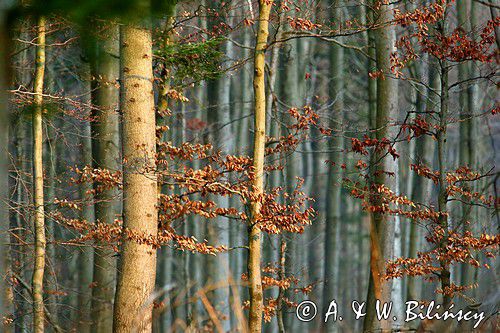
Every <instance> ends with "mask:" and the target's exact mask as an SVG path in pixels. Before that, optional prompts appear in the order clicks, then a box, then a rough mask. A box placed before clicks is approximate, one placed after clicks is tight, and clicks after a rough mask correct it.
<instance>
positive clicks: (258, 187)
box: [248, 0, 273, 333]
mask: <svg viewBox="0 0 500 333" xmlns="http://www.w3.org/2000/svg"><path fill="white" fill-rule="evenodd" d="M272 3H273V1H272V0H271V1H269V0H260V1H259V26H258V30H257V37H256V44H255V59H254V79H253V89H254V106H255V110H254V112H255V113H254V139H253V167H254V172H255V175H254V179H253V180H252V189H251V190H252V191H253V192H254V194H255V195H256V196H260V195H261V194H262V193H263V191H264V150H265V141H266V86H265V78H264V74H265V73H264V70H265V61H266V60H265V51H266V46H267V38H268V35H269V17H270V13H271V8H272ZM260 209H261V204H260V202H259V201H253V202H251V203H250V221H249V225H248V250H249V251H248V281H249V287H250V288H249V289H250V312H249V331H250V333H258V332H261V330H262V310H263V303H262V302H263V295H262V280H261V275H260V273H261V271H260V252H261V231H260V227H259V225H258V224H257V222H258V219H259V215H260Z"/></svg>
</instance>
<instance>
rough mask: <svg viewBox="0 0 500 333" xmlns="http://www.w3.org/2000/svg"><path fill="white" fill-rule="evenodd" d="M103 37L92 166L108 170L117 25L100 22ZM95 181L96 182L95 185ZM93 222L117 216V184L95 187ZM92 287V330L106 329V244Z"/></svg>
mask: <svg viewBox="0 0 500 333" xmlns="http://www.w3.org/2000/svg"><path fill="white" fill-rule="evenodd" d="M102 27H103V28H104V29H103V35H104V36H105V39H104V40H98V41H96V58H95V59H93V61H92V63H91V66H92V69H91V70H92V76H93V90H92V100H93V104H94V105H95V107H96V110H93V118H95V119H94V120H93V121H92V123H91V130H92V158H93V167H94V168H102V169H106V170H109V171H111V172H116V171H119V170H120V169H121V166H120V164H121V163H120V162H121V161H120V134H119V116H118V113H117V108H118V98H119V91H118V86H117V81H116V80H117V79H118V76H119V61H118V55H119V46H118V39H119V35H118V25H117V24H115V23H112V22H106V23H103V26H102ZM97 185H98V184H96V186H97ZM95 200H96V203H95V219H96V223H100V224H112V223H113V222H114V221H115V219H116V218H119V216H120V210H121V207H120V206H121V205H120V197H119V191H118V189H116V188H105V189H102V190H100V191H96V197H95ZM93 266H94V271H93V278H92V280H93V283H94V285H95V286H94V287H93V288H92V315H91V319H92V331H94V332H96V333H104V332H109V331H110V330H111V329H112V327H113V299H114V291H115V278H116V257H115V256H114V251H113V250H112V249H111V248H110V247H109V246H108V244H105V243H103V244H100V243H97V244H96V247H95V250H94V264H93Z"/></svg>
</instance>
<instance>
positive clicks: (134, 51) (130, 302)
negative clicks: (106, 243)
mask: <svg viewBox="0 0 500 333" xmlns="http://www.w3.org/2000/svg"><path fill="white" fill-rule="evenodd" d="M146 6H147V5H146V3H144V7H146ZM144 9H145V8H144ZM120 29H121V31H120V44H121V45H120V46H121V48H120V60H121V63H120V69H121V101H120V106H121V110H122V112H123V158H124V160H126V161H127V162H126V163H125V165H124V166H123V170H124V172H123V196H124V198H123V227H124V228H125V229H126V230H127V231H128V232H132V233H135V234H139V235H144V236H146V237H156V235H157V229H158V215H157V177H156V175H155V173H154V171H150V170H154V168H155V165H156V162H155V153H156V133H155V128H156V122H155V106H154V95H153V69H152V35H151V26H150V22H147V23H139V22H132V23H130V24H125V25H122V26H121V28H120ZM139 267H140V269H138V268H139ZM155 271H156V249H154V248H153V247H152V246H151V245H149V244H140V243H138V242H137V241H134V240H131V239H127V238H126V237H125V238H124V239H123V243H122V251H121V258H120V264H119V270H118V282H117V289H116V296H115V308H114V318H113V331H114V332H115V333H121V332H123V333H125V332H127V333H128V332H132V331H137V332H151V329H152V318H151V316H152V308H153V304H152V300H150V299H149V298H150V296H151V293H152V291H153V289H154V284H155Z"/></svg>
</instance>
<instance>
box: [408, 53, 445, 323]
mask: <svg viewBox="0 0 500 333" xmlns="http://www.w3.org/2000/svg"><path fill="white" fill-rule="evenodd" d="M423 72H426V73H425V77H424V75H422V76H421V80H422V82H425V80H427V82H429V86H430V89H428V90H427V94H422V93H420V92H417V97H416V105H415V107H416V110H417V112H418V113H419V114H422V113H423V112H425V110H426V109H429V110H432V109H433V108H434V107H435V103H437V101H436V98H435V94H434V92H435V91H439V86H438V85H439V80H438V73H437V72H436V63H435V62H432V63H430V64H429V68H428V70H427V71H423ZM426 77H427V79H426ZM426 100H427V102H426ZM415 141H416V143H415V150H414V152H413V155H414V157H413V160H414V164H418V163H422V164H424V165H428V163H429V156H432V154H430V153H429V150H430V151H433V150H432V149H430V147H429V146H430V144H429V142H428V141H429V140H428V139H427V136H426V135H422V136H420V137H418V138H416V139H415ZM411 177H412V186H411V189H412V190H411V200H412V201H413V202H416V203H421V202H423V201H424V199H425V195H426V193H427V192H428V189H429V182H428V181H427V180H426V179H425V178H424V177H422V176H420V175H418V174H417V173H416V172H414V173H413V175H411ZM408 223H410V225H409V227H410V230H409V236H408V237H409V239H408V243H409V244H408V257H410V258H416V257H417V248H418V240H419V238H420V237H419V236H420V234H421V232H420V230H419V226H418V224H417V223H416V222H415V221H409V222H408ZM418 287H419V285H418V283H417V277H408V283H407V288H406V298H407V299H408V300H417V299H420V298H421V295H420V291H419V288H418ZM410 326H411V327H415V324H414V323H411V324H410Z"/></svg>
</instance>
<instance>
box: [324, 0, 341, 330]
mask: <svg viewBox="0 0 500 333" xmlns="http://www.w3.org/2000/svg"><path fill="white" fill-rule="evenodd" d="M332 17H333V20H334V21H335V22H341V18H342V8H340V7H339V6H338V3H337V4H335V6H333V10H332ZM339 26H340V24H339ZM329 70H330V84H329V86H330V91H329V97H330V98H329V99H330V100H333V101H334V104H333V114H332V121H331V125H330V127H331V128H333V129H335V133H334V134H335V136H334V137H333V138H331V139H330V141H329V145H328V149H329V150H330V154H329V155H330V156H329V157H328V159H329V160H330V161H332V162H334V163H335V166H332V167H331V168H330V169H329V170H328V183H327V184H328V185H327V188H328V190H327V193H326V227H325V253H324V258H325V259H324V260H325V271H324V278H323V279H324V283H325V287H324V288H325V289H324V292H323V306H322V308H323V309H328V305H329V304H330V302H331V301H332V300H333V299H338V296H339V293H338V291H339V289H338V284H339V276H338V274H339V260H340V257H341V256H340V253H339V252H338V251H339V249H340V246H339V244H338V243H339V240H340V237H339V223H340V212H341V203H340V200H341V198H340V193H341V190H342V184H341V182H342V168H341V165H342V164H343V163H344V159H343V153H342V152H341V150H342V149H343V148H344V132H343V127H342V126H343V124H342V122H343V119H344V117H343V113H344V49H343V48H342V47H341V46H339V45H337V44H333V43H332V44H331V45H330V68H329ZM339 122H340V124H339ZM323 324H324V328H323V330H324V331H328V332H330V331H335V330H336V328H337V327H338V324H337V323H334V322H333V321H331V320H330V321H329V322H327V323H324V321H323Z"/></svg>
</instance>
